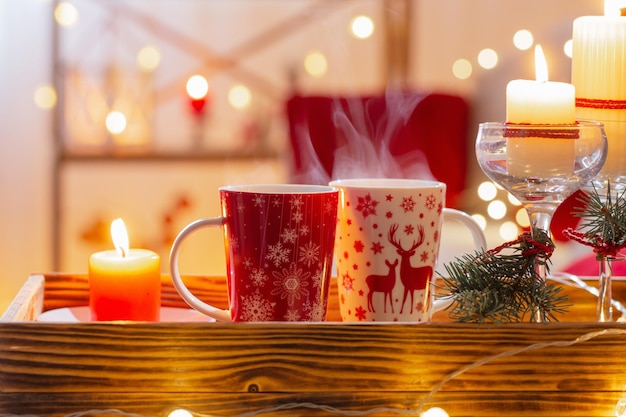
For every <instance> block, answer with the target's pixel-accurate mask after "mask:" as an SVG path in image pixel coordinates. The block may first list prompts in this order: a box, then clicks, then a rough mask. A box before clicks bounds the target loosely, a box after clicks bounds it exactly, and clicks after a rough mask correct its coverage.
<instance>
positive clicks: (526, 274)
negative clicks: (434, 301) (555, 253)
mask: <svg viewBox="0 0 626 417" xmlns="http://www.w3.org/2000/svg"><path fill="white" fill-rule="evenodd" d="M553 248H554V244H553V243H552V241H551V240H550V238H549V237H548V236H547V235H546V234H545V233H543V234H540V236H538V237H537V239H536V240H534V239H531V238H530V235H529V234H523V235H521V236H520V237H519V238H518V239H517V240H516V241H513V242H509V243H506V244H504V245H502V246H500V247H498V248H495V249H492V250H490V251H484V250H481V251H476V252H474V253H473V254H465V255H463V256H462V257H460V258H457V259H456V260H455V261H453V262H451V263H450V264H447V265H444V267H445V270H446V276H445V277H443V276H442V277H441V279H442V281H443V285H442V286H440V289H441V290H442V291H443V292H442V293H440V294H438V297H440V298H451V299H452V303H451V305H450V306H449V307H448V316H449V317H450V318H452V319H453V320H455V321H458V322H461V323H469V322H472V323H479V324H502V323H511V322H523V321H531V322H532V321H534V320H535V317H536V316H535V313H537V312H538V313H539V315H540V317H541V318H542V321H543V322H549V321H558V320H557V317H556V315H557V314H562V313H565V312H566V311H567V307H568V306H569V304H568V298H567V296H565V295H563V294H561V290H562V288H560V287H556V286H555V285H553V284H548V283H546V282H545V281H544V280H542V279H540V277H539V276H538V275H537V272H536V270H535V263H536V262H541V263H544V264H545V265H546V269H548V270H549V257H550V255H551V253H552V249H553Z"/></svg>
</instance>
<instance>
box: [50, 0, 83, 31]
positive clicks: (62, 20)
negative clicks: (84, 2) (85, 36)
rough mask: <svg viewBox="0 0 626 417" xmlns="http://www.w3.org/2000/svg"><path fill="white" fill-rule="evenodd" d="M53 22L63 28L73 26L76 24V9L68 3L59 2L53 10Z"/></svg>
mask: <svg viewBox="0 0 626 417" xmlns="http://www.w3.org/2000/svg"><path fill="white" fill-rule="evenodd" d="M54 20H56V22H57V23H58V24H59V25H60V26H63V27H70V26H73V25H74V24H76V22H78V9H76V6H74V5H73V4H72V3H70V2H67V1H64V2H61V3H59V4H57V7H56V8H55V9H54Z"/></svg>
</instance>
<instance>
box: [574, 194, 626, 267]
mask: <svg viewBox="0 0 626 417" xmlns="http://www.w3.org/2000/svg"><path fill="white" fill-rule="evenodd" d="M625 193H626V190H625V191H622V192H621V193H615V197H613V193H612V192H611V184H610V183H608V186H607V193H606V195H600V194H599V193H598V192H597V190H596V189H595V188H594V192H593V193H591V194H584V195H583V196H581V197H579V198H578V201H579V202H580V203H581V204H582V206H579V207H575V209H574V212H573V214H574V215H575V216H577V217H580V218H582V222H581V224H580V225H579V229H580V231H576V230H573V229H571V228H570V229H567V230H565V232H564V233H565V235H566V236H569V237H570V238H572V239H574V240H576V241H577V242H579V243H582V244H584V245H587V246H591V247H593V250H594V252H595V253H596V257H597V258H598V260H600V259H602V258H603V257H610V258H616V257H617V256H618V253H619V251H620V250H622V249H624V248H626V198H624V196H625Z"/></svg>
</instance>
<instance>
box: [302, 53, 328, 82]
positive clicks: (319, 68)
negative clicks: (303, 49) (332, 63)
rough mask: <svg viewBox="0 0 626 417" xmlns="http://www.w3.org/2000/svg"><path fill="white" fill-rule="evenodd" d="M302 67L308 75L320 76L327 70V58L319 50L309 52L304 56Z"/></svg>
mask: <svg viewBox="0 0 626 417" xmlns="http://www.w3.org/2000/svg"><path fill="white" fill-rule="evenodd" d="M304 69H305V71H306V72H307V73H308V74H309V75H310V76H312V77H315V78H320V77H322V76H324V74H326V71H328V60H327V59H326V57H325V56H324V54H323V53H321V52H320V51H312V52H309V53H308V54H307V55H306V57H305V58H304Z"/></svg>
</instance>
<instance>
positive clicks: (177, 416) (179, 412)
mask: <svg viewBox="0 0 626 417" xmlns="http://www.w3.org/2000/svg"><path fill="white" fill-rule="evenodd" d="M167 417H193V414H191V413H190V412H189V411H187V410H183V409H182V408H177V409H176V410H173V411H172V412H171V413H169V414H168V415H167Z"/></svg>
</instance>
